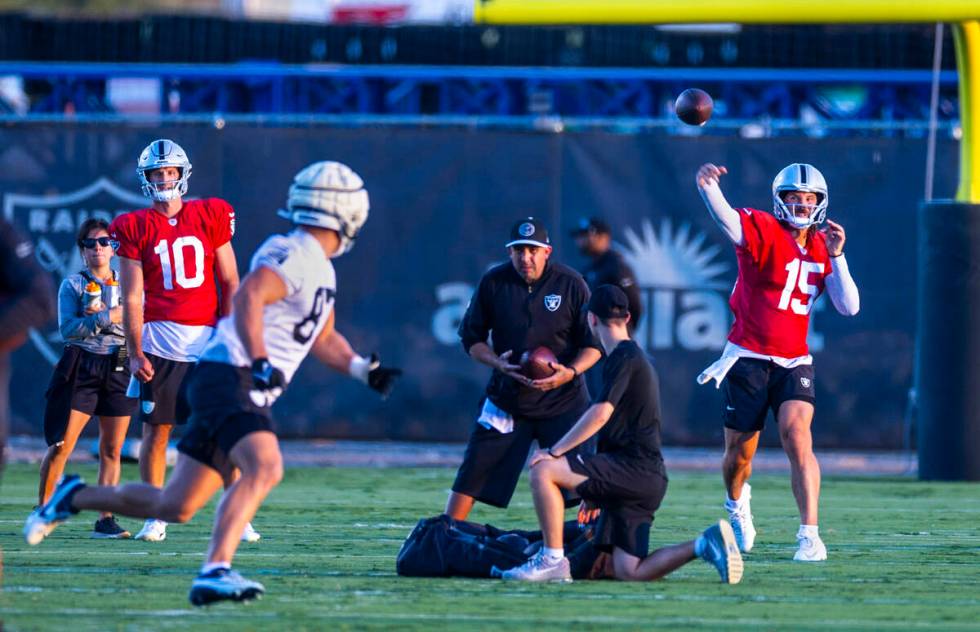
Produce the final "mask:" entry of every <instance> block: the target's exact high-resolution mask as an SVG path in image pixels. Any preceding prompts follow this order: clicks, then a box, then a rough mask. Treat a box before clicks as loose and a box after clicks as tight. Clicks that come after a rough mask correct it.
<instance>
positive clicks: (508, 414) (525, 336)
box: [446, 217, 600, 520]
mask: <svg viewBox="0 0 980 632" xmlns="http://www.w3.org/2000/svg"><path fill="white" fill-rule="evenodd" d="M506 245H507V249H508V252H509V254H510V261H509V262H506V263H502V264H500V265H497V266H494V267H493V268H491V269H490V270H489V271H488V272H487V273H486V274H484V275H483V278H482V279H480V284H479V286H478V287H477V289H476V292H475V294H474V295H473V298H472V299H471V300H470V304H469V307H468V308H467V310H466V314H465V315H464V316H463V321H462V323H461V324H460V327H459V335H460V339H461V340H462V343H463V348H464V349H465V350H466V352H467V353H468V354H469V356H470V357H471V358H473V359H474V360H476V361H477V362H480V363H482V364H486V365H488V366H490V367H492V368H493V374H492V375H491V376H490V383H489V384H488V385H487V390H486V399H485V400H484V403H483V408H482V410H481V412H480V416H479V419H478V421H477V423H476V425H475V427H474V429H473V432H472V434H471V435H470V440H469V444H468V445H467V446H466V453H465V455H464V457H463V463H462V465H460V468H459V471H458V472H457V474H456V482H455V483H454V484H453V490H452V493H451V494H450V496H449V501H448V503H447V504H446V513H447V514H449V515H450V516H451V517H453V518H455V519H457V520H463V519H465V518H466V517H467V516H468V515H469V512H470V510H471V509H472V508H473V503H474V501H477V500H478V501H480V502H483V503H486V504H488V505H493V506H495V507H506V506H507V505H508V503H509V502H510V499H511V496H513V494H514V489H515V488H516V487H517V481H518V479H519V478H520V475H521V469H522V468H523V467H524V462H525V460H526V459H527V455H528V451H529V449H530V446H531V442H532V441H533V440H535V439H537V441H538V444H539V445H541V446H545V447H547V446H550V445H551V444H552V443H553V442H554V441H555V440H557V439H558V438H559V437H561V436H562V435H564V434H565V432H566V431H567V430H568V429H569V428H571V426H572V424H574V423H575V420H576V419H578V417H579V415H581V414H582V412H583V411H584V410H585V409H586V408H587V407H588V405H589V395H588V390H587V388H586V386H585V382H584V380H583V378H582V373H584V372H585V371H586V370H588V368H589V367H591V366H592V365H593V364H595V362H596V360H598V359H599V357H600V352H599V349H598V348H597V347H598V342H596V341H594V340H593V338H592V336H591V334H590V332H589V327H588V324H587V323H586V321H585V306H586V304H587V302H588V300H589V289H588V287H587V286H586V284H585V281H583V280H582V277H581V275H579V274H578V273H577V272H575V271H574V270H573V269H571V268H569V267H567V266H564V265H561V264H558V263H554V262H552V261H550V257H551V251H552V248H551V241H550V240H549V238H548V231H547V229H546V228H545V226H544V224H543V223H542V222H541V221H539V220H537V219H534V218H531V217H529V218H527V219H523V220H520V221H518V222H517V223H515V224H514V227H513V228H512V229H511V233H510V240H509V241H508V242H507V244H506ZM488 340H492V345H493V347H492V348H491V346H490V344H489V343H488ZM541 346H544V347H547V348H548V349H550V350H551V351H552V352H553V353H554V354H555V356H556V358H557V359H558V363H557V365H555V367H554V368H555V369H556V371H555V374H554V375H552V376H551V377H548V378H544V379H539V380H533V381H532V380H530V379H528V378H527V377H525V376H524V375H523V374H522V373H521V368H520V366H519V365H518V362H519V358H520V357H521V355H522V354H523V353H524V352H525V351H530V350H534V349H536V348H537V347H541Z"/></svg>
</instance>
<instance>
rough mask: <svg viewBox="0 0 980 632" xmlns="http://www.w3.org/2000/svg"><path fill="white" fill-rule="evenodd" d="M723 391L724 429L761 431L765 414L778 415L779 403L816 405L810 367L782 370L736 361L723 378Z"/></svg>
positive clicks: (769, 363) (755, 361)
mask: <svg viewBox="0 0 980 632" xmlns="http://www.w3.org/2000/svg"><path fill="white" fill-rule="evenodd" d="M724 391H725V410H724V412H723V415H722V417H723V418H724V420H725V427H726V428H731V429H732V430H738V431H739V432H755V431H757V430H762V429H763V428H764V427H765V425H766V415H767V413H768V412H769V411H770V410H772V414H773V416H778V415H779V407H780V406H782V404H783V402H787V401H790V400H799V401H803V402H810V403H811V404H815V403H816V397H815V393H814V390H813V365H812V364H806V365H803V366H798V367H794V368H792V369H785V368H783V367H781V366H779V365H778V364H776V363H775V362H772V361H771V360H760V359H757V358H739V360H738V362H736V363H735V365H734V366H733V367H732V368H731V370H730V371H729V372H728V375H726V376H725V381H724Z"/></svg>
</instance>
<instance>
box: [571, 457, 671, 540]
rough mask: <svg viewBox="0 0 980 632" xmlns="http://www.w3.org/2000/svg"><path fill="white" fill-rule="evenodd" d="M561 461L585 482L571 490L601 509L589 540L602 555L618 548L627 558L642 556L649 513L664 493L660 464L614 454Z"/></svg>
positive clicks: (649, 524)
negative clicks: (591, 540)
mask: <svg viewBox="0 0 980 632" xmlns="http://www.w3.org/2000/svg"><path fill="white" fill-rule="evenodd" d="M565 458H566V460H567V461H568V466H569V468H570V469H571V470H572V471H573V472H575V473H576V474H580V475H582V476H587V477H588V479H589V480H587V481H585V482H584V483H582V484H581V485H579V486H578V487H577V488H576V489H575V491H577V492H578V493H579V494H581V496H582V498H583V499H585V500H588V501H591V502H593V503H595V504H596V505H597V506H598V507H599V508H600V509H601V510H602V511H601V513H600V514H599V523H598V524H597V525H596V535H595V539H594V540H593V543H594V544H595V546H596V547H597V548H598V549H599V550H601V551H606V552H612V549H613V547H619V548H620V549H623V550H624V551H626V552H627V553H629V554H630V555H634V556H636V557H640V558H643V557H646V555H647V553H648V551H649V548H650V526H651V525H652V524H653V514H654V512H656V511H657V508H658V507H660V503H661V501H663V499H664V495H665V494H666V493H667V474H666V471H665V469H664V465H663V461H662V460H660V459H656V460H653V459H644V458H638V457H632V456H627V455H624V454H621V453H618V452H602V453H599V454H595V455H591V456H587V455H581V454H576V455H566V456H565Z"/></svg>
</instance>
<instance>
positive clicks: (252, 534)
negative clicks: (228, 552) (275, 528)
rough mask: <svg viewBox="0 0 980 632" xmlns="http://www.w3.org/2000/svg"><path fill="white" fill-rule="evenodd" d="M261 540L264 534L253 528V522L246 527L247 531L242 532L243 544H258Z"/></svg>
mask: <svg viewBox="0 0 980 632" xmlns="http://www.w3.org/2000/svg"><path fill="white" fill-rule="evenodd" d="M261 539H262V534H261V533H259V532H258V531H256V530H255V529H254V528H253V527H252V523H251V522H249V523H248V524H246V525H245V530H244V531H242V542H258V541H259V540H261Z"/></svg>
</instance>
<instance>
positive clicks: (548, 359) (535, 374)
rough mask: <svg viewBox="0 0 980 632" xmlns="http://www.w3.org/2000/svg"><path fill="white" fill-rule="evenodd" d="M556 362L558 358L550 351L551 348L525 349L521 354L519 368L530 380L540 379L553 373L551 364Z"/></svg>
mask: <svg viewBox="0 0 980 632" xmlns="http://www.w3.org/2000/svg"><path fill="white" fill-rule="evenodd" d="M557 362H558V358H556V357H555V354H554V353H552V352H551V349H549V348H548V347H538V348H537V349H535V350H533V351H525V352H524V354H523V355H522V356H521V370H522V371H523V372H524V375H526V376H527V377H529V378H531V379H532V380H540V379H541V378H545V377H551V376H552V375H554V374H555V370H554V369H553V368H551V365H552V364H556V363H557Z"/></svg>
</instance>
